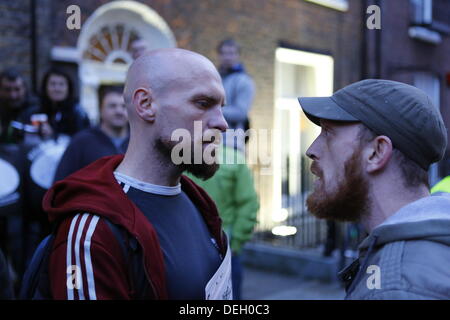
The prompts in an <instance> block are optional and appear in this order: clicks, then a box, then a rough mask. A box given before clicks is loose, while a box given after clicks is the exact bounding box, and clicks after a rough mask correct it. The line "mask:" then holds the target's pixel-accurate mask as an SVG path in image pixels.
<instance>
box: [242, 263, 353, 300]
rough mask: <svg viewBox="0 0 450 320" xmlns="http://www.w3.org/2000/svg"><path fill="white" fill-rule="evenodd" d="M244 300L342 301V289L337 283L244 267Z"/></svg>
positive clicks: (343, 294)
mask: <svg viewBox="0 0 450 320" xmlns="http://www.w3.org/2000/svg"><path fill="white" fill-rule="evenodd" d="M243 277H244V278H243V285H242V297H243V299H244V300H342V299H344V297H345V291H344V288H343V287H341V286H340V284H339V283H338V282H333V283H325V282H320V281H314V280H304V279H302V278H300V277H299V276H292V275H286V274H281V273H276V272H268V271H262V270H258V269H255V268H251V267H248V266H245V267H244V275H243Z"/></svg>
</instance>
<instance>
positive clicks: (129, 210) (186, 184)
mask: <svg viewBox="0 0 450 320" xmlns="http://www.w3.org/2000/svg"><path fill="white" fill-rule="evenodd" d="M122 160H123V155H115V156H108V157H103V158H101V159H99V160H97V161H95V162H93V163H92V164H90V165H88V166H86V167H84V168H83V169H81V170H79V171H77V172H75V173H73V174H72V175H70V176H68V177H67V178H66V179H64V180H61V181H58V182H56V183H55V184H54V185H53V186H52V187H51V188H50V189H49V190H48V191H47V193H46V194H45V196H44V199H43V202H42V205H43V208H44V211H45V212H46V213H47V214H48V218H49V220H50V222H55V221H60V220H63V219H64V218H66V217H68V216H70V215H73V214H76V213H80V212H89V213H92V214H97V215H99V216H101V217H105V218H107V219H108V220H110V221H111V222H112V223H114V224H117V225H120V226H122V227H124V228H125V229H126V230H127V231H128V232H129V233H130V234H131V235H133V236H134V237H135V238H136V239H137V241H138V242H139V243H140V245H141V246H142V248H143V252H144V256H145V260H146V268H147V269H148V270H149V275H150V277H151V281H152V282H153V283H154V284H155V285H156V287H157V288H163V289H161V291H160V292H158V295H159V296H160V297H165V296H166V292H165V280H164V263H163V261H164V259H163V254H162V252H161V248H160V245H159V240H158V238H157V234H156V231H155V230H154V228H153V226H152V224H151V223H150V222H149V221H148V219H147V218H146V217H145V216H144V214H143V213H142V212H141V211H140V210H139V208H138V207H137V206H136V205H135V204H134V203H133V202H132V201H131V200H129V199H128V197H127V196H126V194H125V193H124V192H123V190H122V188H121V187H120V185H119V183H118V182H117V180H116V179H115V177H114V174H113V172H114V170H115V169H116V168H117V166H118V165H119V164H120V163H121V162H122ZM181 188H182V190H183V191H184V192H185V193H186V194H187V196H188V197H189V198H190V199H191V201H192V202H193V203H194V205H195V206H196V207H197V208H198V210H199V211H200V213H201V214H202V215H203V218H204V220H205V222H206V225H207V226H208V229H209V230H210V232H211V234H212V235H213V236H214V238H215V239H216V241H217V243H218V244H219V249H220V251H221V253H222V255H223V256H225V253H226V250H227V245H226V238H225V237H224V236H223V233H222V226H221V219H220V217H219V214H218V212H217V209H216V206H215V204H214V202H213V201H212V200H211V198H210V197H209V196H208V195H207V193H206V192H205V191H204V190H203V189H201V188H200V187H199V186H197V185H196V184H195V183H194V182H192V180H190V179H189V178H187V177H185V176H182V177H181ZM149 231H150V232H149Z"/></svg>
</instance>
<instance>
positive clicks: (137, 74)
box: [124, 49, 227, 171]
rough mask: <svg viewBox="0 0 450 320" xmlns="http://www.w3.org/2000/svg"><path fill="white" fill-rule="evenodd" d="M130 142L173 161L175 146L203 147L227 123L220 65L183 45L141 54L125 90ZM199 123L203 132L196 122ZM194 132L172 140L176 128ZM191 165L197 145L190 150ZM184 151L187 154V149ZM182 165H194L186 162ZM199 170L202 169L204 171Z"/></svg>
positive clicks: (129, 73)
mask: <svg viewBox="0 0 450 320" xmlns="http://www.w3.org/2000/svg"><path fill="white" fill-rule="evenodd" d="M124 98H125V104H126V106H127V109H128V115H129V121H130V129H131V137H130V139H131V141H130V143H134V142H138V144H139V145H140V146H142V148H147V150H154V151H156V152H159V153H160V154H161V155H163V156H164V159H166V160H165V161H167V162H169V161H170V162H172V163H173V161H172V160H173V159H172V158H171V156H172V155H171V153H172V149H173V148H174V147H175V145H177V144H178V143H179V142H183V143H184V144H185V145H186V146H187V145H194V146H195V145H201V149H202V150H203V149H204V148H206V147H207V146H208V145H210V143H204V142H203V141H202V137H203V135H205V134H210V133H211V131H218V132H222V131H225V130H226V129H227V123H226V121H225V119H224V117H223V114H222V106H223V105H224V103H225V101H224V100H225V91H224V88H223V86H222V81H221V78H220V75H219V73H218V72H217V69H216V68H215V66H214V65H213V63H212V62H211V61H210V60H208V59H207V58H206V57H204V56H202V55H200V54H198V53H195V52H192V51H188V50H183V49H158V50H154V51H149V52H146V53H144V54H143V55H142V56H140V57H139V58H138V59H137V60H136V61H134V63H133V64H132V65H131V67H130V69H129V71H128V74H127V79H126V83H125V90H124ZM197 121H199V122H200V123H201V133H200V136H195V135H194V122H197ZM177 130H178V131H179V130H184V131H185V132H188V133H190V135H191V137H190V139H189V141H173V139H172V135H173V134H174V132H176V131H177ZM190 149H191V150H190V153H191V160H192V161H191V163H193V158H194V154H193V153H194V149H196V148H190ZM186 150H188V149H184V151H185V152H187V151H186ZM178 166H179V168H180V169H183V170H189V168H193V166H190V165H188V164H182V165H178ZM200 171H201V170H200Z"/></svg>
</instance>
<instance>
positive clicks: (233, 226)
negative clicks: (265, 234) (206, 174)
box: [186, 147, 259, 253]
mask: <svg viewBox="0 0 450 320" xmlns="http://www.w3.org/2000/svg"><path fill="white" fill-rule="evenodd" d="M221 156H222V159H223V160H227V161H223V162H222V163H221V164H220V168H219V170H218V171H217V172H216V174H215V175H214V176H213V177H212V178H210V179H208V180H206V181H204V180H201V179H199V178H196V177H193V176H192V175H191V174H186V175H187V176H188V177H189V178H191V179H192V180H194V182H195V183H197V184H198V185H199V186H200V187H202V188H203V189H205V190H206V192H207V193H208V194H209V196H210V197H211V198H212V199H213V200H214V202H215V203H216V205H217V209H218V210H219V214H220V217H221V218H222V220H223V229H224V231H225V232H226V233H227V235H228V237H229V238H230V245H231V250H232V251H233V253H239V252H240V251H241V250H242V247H243V245H244V244H245V242H247V241H248V240H250V238H251V237H252V233H253V228H254V227H255V225H256V222H257V218H256V214H257V212H258V209H259V200H258V196H257V194H256V191H255V187H254V184H253V177H252V173H251V171H250V169H249V168H248V167H247V165H246V164H245V156H244V155H243V154H242V153H241V152H239V151H236V150H234V149H231V148H228V147H223V148H222V149H221ZM233 159H234V161H232V160H233ZM232 163H234V164H232Z"/></svg>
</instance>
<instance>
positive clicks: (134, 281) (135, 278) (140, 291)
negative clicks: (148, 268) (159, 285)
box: [103, 218, 153, 300]
mask: <svg viewBox="0 0 450 320" xmlns="http://www.w3.org/2000/svg"><path fill="white" fill-rule="evenodd" d="M103 219H104V221H105V222H106V224H107V225H108V227H109V228H110V229H111V231H112V233H113V234H114V237H115V238H116V239H117V241H118V242H119V245H120V247H121V248H122V253H123V256H124V258H125V262H126V264H127V267H128V281H129V283H130V286H131V296H132V298H133V299H137V300H141V299H148V298H150V297H152V296H153V295H152V293H151V292H152V291H151V288H150V286H149V285H148V281H147V279H146V275H145V270H144V262H143V261H144V258H143V255H142V249H141V248H140V245H139V243H138V242H137V240H136V239H135V238H133V237H132V236H131V235H130V233H129V232H128V231H127V230H125V229H124V228H123V227H121V226H119V225H116V224H114V223H112V222H111V221H109V220H108V219H106V218H103Z"/></svg>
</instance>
